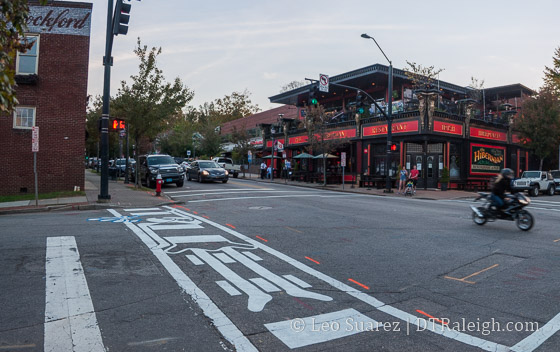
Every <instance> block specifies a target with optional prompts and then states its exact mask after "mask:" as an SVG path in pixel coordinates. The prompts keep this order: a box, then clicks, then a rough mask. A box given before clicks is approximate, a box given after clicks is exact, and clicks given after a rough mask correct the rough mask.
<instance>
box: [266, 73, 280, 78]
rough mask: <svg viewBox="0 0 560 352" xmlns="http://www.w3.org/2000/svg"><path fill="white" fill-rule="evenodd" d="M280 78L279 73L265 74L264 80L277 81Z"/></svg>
mask: <svg viewBox="0 0 560 352" xmlns="http://www.w3.org/2000/svg"><path fill="white" fill-rule="evenodd" d="M278 76H279V75H278V73H277V72H263V78H264V79H276V78H278Z"/></svg>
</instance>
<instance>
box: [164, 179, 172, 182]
mask: <svg viewBox="0 0 560 352" xmlns="http://www.w3.org/2000/svg"><path fill="white" fill-rule="evenodd" d="M171 181H173V179H171V178H168V179H166V180H165V182H171Z"/></svg>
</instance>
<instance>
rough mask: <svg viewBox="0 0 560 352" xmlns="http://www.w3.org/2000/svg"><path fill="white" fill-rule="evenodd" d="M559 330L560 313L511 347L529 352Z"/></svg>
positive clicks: (521, 351) (520, 351)
mask: <svg viewBox="0 0 560 352" xmlns="http://www.w3.org/2000/svg"><path fill="white" fill-rule="evenodd" d="M558 331H560V313H559V314H557V315H556V316H555V317H554V318H552V319H550V321H549V322H548V323H546V324H545V325H544V326H542V327H540V328H539V330H537V331H535V332H534V333H532V334H531V335H529V336H527V337H526V338H524V339H523V340H521V341H520V342H518V343H517V344H516V345H515V346H513V347H512V348H511V350H512V351H515V352H530V351H534V350H535V349H536V348H537V347H539V346H540V345H541V344H542V343H543V342H545V341H546V340H547V339H548V338H549V337H551V336H552V335H554V334H556V332H558Z"/></svg>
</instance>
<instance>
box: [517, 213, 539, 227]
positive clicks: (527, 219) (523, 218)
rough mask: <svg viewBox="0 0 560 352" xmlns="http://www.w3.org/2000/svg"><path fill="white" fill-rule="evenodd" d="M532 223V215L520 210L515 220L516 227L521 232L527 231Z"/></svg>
mask: <svg viewBox="0 0 560 352" xmlns="http://www.w3.org/2000/svg"><path fill="white" fill-rule="evenodd" d="M534 222H535V221H534V219H533V215H531V213H529V212H528V211H526V210H521V211H520V212H519V213H518V214H517V219H516V221H515V223H516V225H517V227H518V228H519V229H520V230H521V231H529V230H530V229H531V228H532V227H533V224H534Z"/></svg>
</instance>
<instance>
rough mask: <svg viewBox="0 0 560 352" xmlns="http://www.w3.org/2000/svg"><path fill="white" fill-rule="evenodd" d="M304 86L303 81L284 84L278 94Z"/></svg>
mask: <svg viewBox="0 0 560 352" xmlns="http://www.w3.org/2000/svg"><path fill="white" fill-rule="evenodd" d="M304 85H305V82H303V81H291V82H290V83H288V84H285V85H283V86H282V88H280V93H284V92H288V91H290V90H294V89H297V88H299V87H303V86H304Z"/></svg>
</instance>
